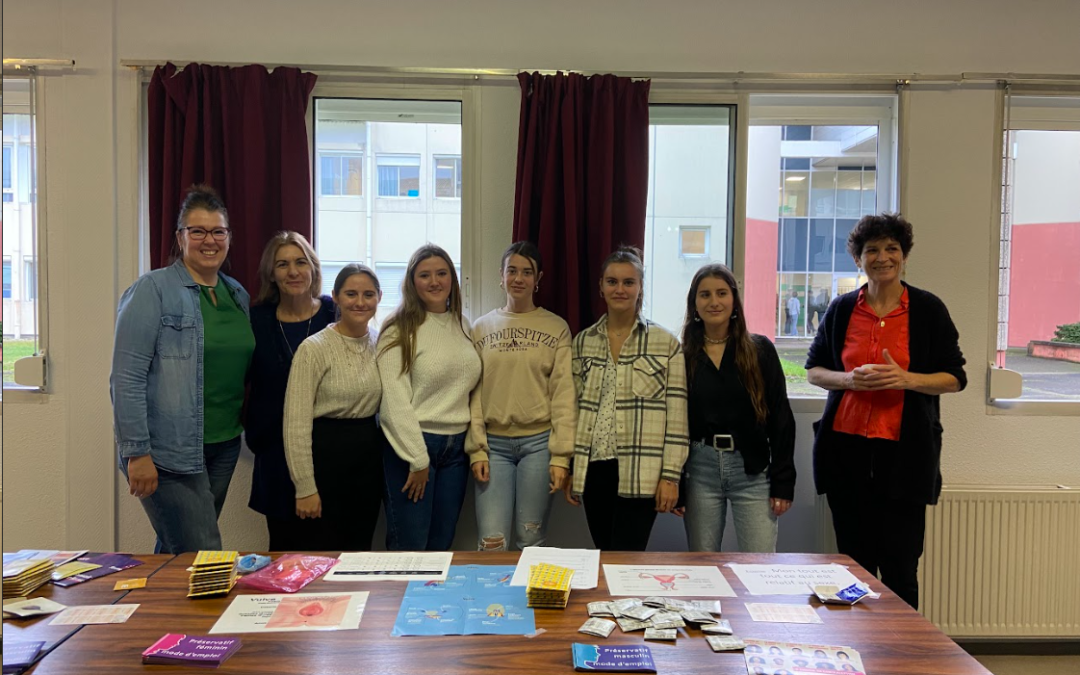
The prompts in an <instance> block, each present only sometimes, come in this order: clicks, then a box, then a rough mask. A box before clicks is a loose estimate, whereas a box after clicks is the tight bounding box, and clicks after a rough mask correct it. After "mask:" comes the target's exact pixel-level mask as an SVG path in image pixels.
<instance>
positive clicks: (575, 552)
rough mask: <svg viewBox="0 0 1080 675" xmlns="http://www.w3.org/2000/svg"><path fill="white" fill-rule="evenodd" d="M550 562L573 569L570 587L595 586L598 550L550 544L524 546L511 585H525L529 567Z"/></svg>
mask: <svg viewBox="0 0 1080 675" xmlns="http://www.w3.org/2000/svg"><path fill="white" fill-rule="evenodd" d="M539 563H550V564H552V565H558V566H560V567H569V568H571V569H573V570H574V578H573V580H572V581H571V582H570V588H577V589H584V588H596V585H597V584H598V583H599V579H600V551H597V550H593V549H587V548H554V547H551V546H526V547H525V548H524V550H522V551H521V557H520V558H518V564H517V569H516V570H514V578H513V579H511V580H510V585H511V586H527V585H528V583H529V567H530V566H531V565H536V564H539Z"/></svg>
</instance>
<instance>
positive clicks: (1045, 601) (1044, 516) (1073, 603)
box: [817, 485, 1080, 640]
mask: <svg viewBox="0 0 1080 675" xmlns="http://www.w3.org/2000/svg"><path fill="white" fill-rule="evenodd" d="M817 512H818V517H819V521H818V523H819V527H818V543H819V550H822V551H823V552H832V551H835V539H834V538H833V536H832V518H831V515H830V514H829V508H828V504H827V502H826V501H825V499H824V497H819V498H818V503H817ZM919 608H920V611H921V612H922V614H923V615H924V616H925V617H926V618H927V619H929V620H930V621H931V622H933V623H934V624H935V625H936V626H937V627H938V628H940V629H941V630H942V631H943V632H944V633H945V634H946V635H949V636H950V637H953V638H973V637H978V638H1002V639H1007V640H1013V639H1018V638H1073V639H1075V638H1077V637H1080V490H1078V489H1071V488H1065V487H1045V488H1040V487H992V486H977V487H976V486H960V485H955V486H946V488H945V489H944V490H943V491H942V493H941V500H940V502H939V503H938V504H937V506H931V507H928V508H927V510H926V548H925V552H924V553H923V558H922V563H921V565H920V566H919Z"/></svg>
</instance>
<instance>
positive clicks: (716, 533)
mask: <svg viewBox="0 0 1080 675" xmlns="http://www.w3.org/2000/svg"><path fill="white" fill-rule="evenodd" d="M686 467H687V471H686V473H687V476H686V485H685V489H686V519H685V524H686V537H687V540H688V542H689V545H690V550H691V551H719V550H720V544H721V542H723V539H724V525H725V524H726V523H727V507H728V502H729V501H730V502H731V510H732V514H733V515H734V517H735V535H736V536H737V537H738V538H739V550H740V551H743V552H745V553H775V552H776V532H777V527H776V516H774V515H773V512H772V508H771V507H770V506H769V479H768V477H767V476H766V475H765V472H764V471H762V472H761V473H759V474H757V475H754V476H748V475H746V470H745V469H744V467H743V458H742V454H740V453H739V452H737V451H736V452H722V451H720V450H717V449H715V448H713V447H712V446H710V445H705V444H703V443H699V442H697V441H695V442H694V443H692V444H691V445H690V457H689V459H688V460H687V462H686Z"/></svg>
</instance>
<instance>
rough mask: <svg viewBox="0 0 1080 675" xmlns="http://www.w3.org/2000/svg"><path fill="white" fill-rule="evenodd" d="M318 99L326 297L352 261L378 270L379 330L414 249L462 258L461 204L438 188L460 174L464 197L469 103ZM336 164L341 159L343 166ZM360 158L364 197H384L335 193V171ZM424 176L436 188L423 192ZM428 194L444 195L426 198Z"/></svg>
mask: <svg viewBox="0 0 1080 675" xmlns="http://www.w3.org/2000/svg"><path fill="white" fill-rule="evenodd" d="M315 96H316V98H315V105H314V117H315V119H314V130H315V152H316V155H317V156H318V157H319V158H320V159H319V167H320V173H319V175H317V176H316V177H315V180H316V181H317V183H318V186H319V194H320V197H319V199H318V200H317V204H316V209H315V242H314V244H315V249H316V251H317V252H318V254H319V258H320V259H321V261H322V272H323V291H324V292H325V293H327V294H329V293H330V291H331V290H332V289H333V285H334V278H335V277H336V276H337V273H338V271H340V270H341V268H343V267H344V266H345V265H346V264H348V263H350V262H362V263H364V264H366V265H368V266H369V267H371V268H372V269H374V270H375V273H376V274H377V275H378V276H379V283H380V285H381V286H382V291H383V300H382V302H381V303H379V311H378V313H377V314H376V316H375V319H374V323H373V324H372V325H373V326H374V327H376V328H377V327H378V326H379V325H380V323H381V321H382V320H384V319H385V318H386V317H387V316H388V315H389V313H390V311H391V310H393V309H394V308H395V307H397V305H398V302H399V299H400V288H401V278H402V276H403V275H404V274H405V266H406V261H408V260H409V258H410V257H411V256H412V253H413V251H415V250H416V249H417V248H419V247H420V246H422V245H424V244H426V243H428V242H431V243H433V244H438V245H439V246H442V247H443V248H444V249H446V251H447V252H448V253H449V254H450V257H451V259H453V260H454V262H455V263H459V262H460V259H461V250H462V236H461V200H460V199H449V198H448V199H441V198H442V196H443V193H442V192H441V191H440V190H441V189H440V188H439V187H438V185H439V181H440V179H441V178H442V176H443V172H444V171H452V176H451V179H452V182H451V183H450V185H451V187H452V193H450V194H447V197H454V196H457V197H460V196H461V194H462V193H461V185H462V183H463V179H462V174H461V166H462V165H461V156H462V146H461V108H462V104H461V102H460V101H456V100H454V101H423V100H394V99H378V98H321V97H319V90H318V88H317V89H316V92H315ZM402 120H409V121H408V122H402ZM327 158H334V161H336V162H337V167H336V168H335V167H333V166H330V163H329V162H327ZM355 161H359V163H360V164H361V165H363V166H362V168H360V167H358V168H357V171H358V173H357V174H356V177H357V180H359V181H360V185H359V186H357V187H358V189H357V191H356V192H355V194H357V195H368V196H376V197H377V198H376V199H340V198H335V197H333V196H329V195H327V190H328V189H329V188H330V187H332V185H333V183H330V182H328V181H327V179H326V174H327V173H329V172H330V171H333V170H340V171H341V172H342V175H343V176H344V175H345V167H347V166H348V164H349V163H350V162H355ZM421 176H424V177H425V179H426V180H431V181H432V182H433V183H435V186H434V187H432V186H431V185H423V186H421V180H420V178H421ZM346 184H347V182H346ZM421 189H423V190H425V191H428V190H430V192H425V193H423V194H425V195H435V196H436V197H440V199H434V198H428V199H424V198H421V197H420V195H421V194H422V193H421ZM335 194H336V193H335ZM348 194H353V193H352V192H350V193H348ZM387 197H389V198H387Z"/></svg>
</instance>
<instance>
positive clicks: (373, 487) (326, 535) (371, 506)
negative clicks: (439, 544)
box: [267, 417, 384, 551]
mask: <svg viewBox="0 0 1080 675" xmlns="http://www.w3.org/2000/svg"><path fill="white" fill-rule="evenodd" d="M382 443H383V435H382V431H381V430H380V429H379V428H378V426H376V424H375V418H374V417H365V418H362V419H331V418H329V417H319V418H316V419H315V422H314V425H313V426H312V430H311V454H312V461H313V462H314V464H315V486H316V487H317V488H318V490H319V499H320V500H321V501H322V517H321V518H307V519H304V520H295V521H293V520H287V521H278V522H277V523H274V524H271V523H272V521H271V519H270V518H267V524H268V525H269V526H270V541H271V549H273V550H279V551H370V550H371V539H372V536H373V535H374V534H375V524H376V523H377V522H378V521H379V508H380V506H381V505H382V493H383V485H384V482H383V469H382ZM275 529H276V530H277V531H276V532H275ZM275 534H276V535H277V536H276V537H275ZM279 544H280V545H281V546H282V548H276V547H277V546H278V545H279Z"/></svg>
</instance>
